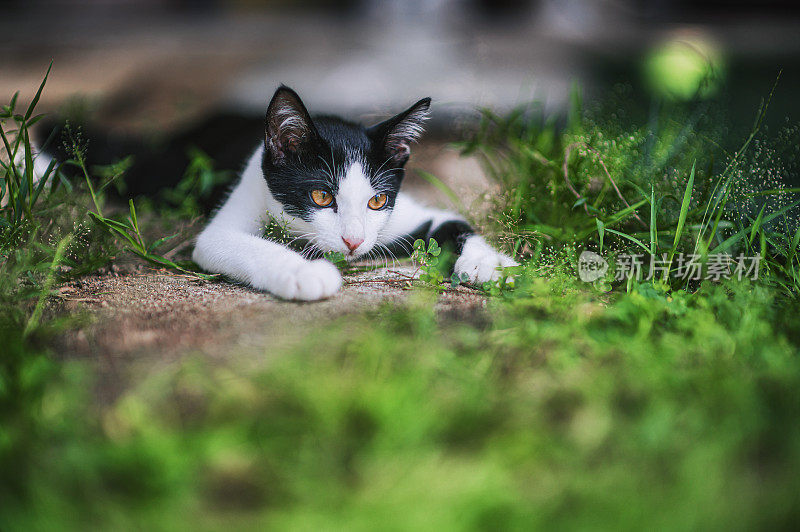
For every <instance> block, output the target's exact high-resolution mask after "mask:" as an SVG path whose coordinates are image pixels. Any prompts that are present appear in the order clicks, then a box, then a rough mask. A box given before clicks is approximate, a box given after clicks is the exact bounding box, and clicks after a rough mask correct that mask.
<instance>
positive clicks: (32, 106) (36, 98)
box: [25, 61, 53, 122]
mask: <svg viewBox="0 0 800 532" xmlns="http://www.w3.org/2000/svg"><path fill="white" fill-rule="evenodd" d="M52 68H53V62H52V61H50V66H48V67H47V72H45V75H44V79H43V80H42V83H41V84H40V85H39V90H37V91H36V95H35V96H34V97H33V100H31V103H30V105H28V110H27V111H25V122H27V121H28V119H29V118H30V117H31V115H33V110H34V109H36V105H37V104H38V103H39V99H40V98H41V97H42V91H43V90H44V86H45V84H46V83H47V77H48V76H49V75H50V70H52Z"/></svg>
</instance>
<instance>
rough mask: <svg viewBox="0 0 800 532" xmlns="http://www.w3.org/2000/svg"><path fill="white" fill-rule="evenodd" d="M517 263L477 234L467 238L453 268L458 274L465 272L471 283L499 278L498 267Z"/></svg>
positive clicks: (516, 264)
mask: <svg viewBox="0 0 800 532" xmlns="http://www.w3.org/2000/svg"><path fill="white" fill-rule="evenodd" d="M518 265H519V264H518V263H517V262H516V261H515V260H514V259H512V258H511V257H509V256H508V255H504V254H503V253H500V252H499V251H495V250H494V248H492V246H490V245H489V244H487V243H486V240H484V239H483V237H480V236H478V235H474V236H471V237H469V238H467V240H466V242H464V248H463V249H462V251H461V256H460V257H458V260H457V261H456V264H455V266H454V267H453V270H454V271H455V273H456V274H457V275H458V276H461V274H464V273H466V274H467V276H468V277H469V280H470V282H471V283H485V282H486V281H496V280H497V279H499V278H500V275H501V272H500V268H508V267H510V266H518Z"/></svg>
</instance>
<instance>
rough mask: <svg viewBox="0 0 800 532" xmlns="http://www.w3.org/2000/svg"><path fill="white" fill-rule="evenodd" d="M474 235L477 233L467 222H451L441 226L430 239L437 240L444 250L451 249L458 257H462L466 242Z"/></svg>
mask: <svg viewBox="0 0 800 532" xmlns="http://www.w3.org/2000/svg"><path fill="white" fill-rule="evenodd" d="M474 234H475V231H473V229H472V227H470V225H469V224H468V223H467V222H462V221H461V220H451V221H448V222H444V223H443V224H441V225H439V226H438V227H437V228H436V230H435V231H433V232H432V233H431V234H430V236H429V237H428V238H434V239H436V242H438V244H439V246H441V247H442V248H450V250H451V251H452V252H453V253H455V254H456V255H461V251H462V250H463V249H464V241H466V240H467V237H469V236H471V235H474Z"/></svg>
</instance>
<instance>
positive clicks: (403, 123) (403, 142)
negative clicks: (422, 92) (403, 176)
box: [367, 98, 431, 165]
mask: <svg viewBox="0 0 800 532" xmlns="http://www.w3.org/2000/svg"><path fill="white" fill-rule="evenodd" d="M430 108H431V99H430V98H423V99H421V100H420V101H418V102H417V103H415V104H414V105H412V106H411V107H409V108H408V109H406V110H405V111H403V112H402V113H400V114H398V115H396V116H393V117H392V118H390V119H388V120H385V121H384V122H381V123H380V124H376V125H374V126H372V127H371V128H369V129H368V130H367V132H368V133H369V135H371V136H372V138H373V139H374V140H375V141H376V142H378V143H379V144H380V145H382V147H383V150H384V152H385V153H386V155H388V156H389V157H390V158H391V160H392V161H394V162H395V163H396V164H399V165H403V164H405V163H406V161H408V157H409V156H410V155H411V144H412V143H414V142H416V141H417V140H419V138H420V137H421V136H422V132H423V131H424V129H423V125H424V123H425V120H427V119H428V118H429V117H430Z"/></svg>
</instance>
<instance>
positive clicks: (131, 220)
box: [64, 127, 219, 281]
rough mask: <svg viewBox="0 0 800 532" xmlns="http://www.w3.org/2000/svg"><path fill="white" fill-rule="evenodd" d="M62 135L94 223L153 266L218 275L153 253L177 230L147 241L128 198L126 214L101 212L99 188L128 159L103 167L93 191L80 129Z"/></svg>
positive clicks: (201, 275)
mask: <svg viewBox="0 0 800 532" xmlns="http://www.w3.org/2000/svg"><path fill="white" fill-rule="evenodd" d="M65 135H66V139H65V142H64V145H65V148H67V149H68V150H69V153H70V154H71V155H72V158H71V159H69V160H67V161H65V163H64V164H67V165H71V166H75V167H77V168H78V169H80V171H81V173H82V175H83V178H84V182H85V184H86V188H87V190H88V191H89V196H90V197H91V200H92V204H93V205H94V209H95V210H94V212H93V211H88V213H87V214H88V216H89V217H90V218H91V219H92V221H93V222H94V223H95V224H96V225H97V226H98V227H101V228H103V229H104V230H106V231H108V232H109V233H110V234H111V235H113V236H115V237H118V238H121V239H122V240H123V241H124V242H125V243H126V246H125V250H126V251H129V252H130V253H133V254H134V255H136V256H138V257H139V258H141V259H144V260H145V261H147V262H149V263H151V264H153V265H155V266H158V267H162V268H168V269H172V270H176V271H178V272H180V273H183V274H187V275H191V276H193V277H197V278H199V279H202V280H206V281H208V280H212V279H216V278H218V277H219V275H209V274H206V273H202V272H199V271H197V270H196V269H193V268H191V265H189V264H187V265H181V264H178V263H177V262H175V261H173V260H171V259H168V258H167V257H165V256H163V255H161V254H159V253H157V250H158V248H160V247H161V246H162V245H164V244H165V243H167V242H168V241H170V240H172V239H173V238H175V237H176V236H177V234H173V235H170V236H165V237H162V238H158V239H156V240H155V241H153V242H149V243H148V242H147V240H146V238H145V236H144V235H143V234H142V231H141V228H140V226H139V218H138V216H137V214H136V207H135V205H134V202H133V200H132V199H130V200H128V216H127V218H125V219H123V220H118V219H115V218H112V217H109V216H105V215H104V214H103V209H102V204H103V196H102V189H104V188H105V187H107V186H108V185H109V184H110V183H111V182H113V181H116V180H117V179H119V178H120V177H121V176H122V174H123V173H124V171H125V169H127V167H128V166H129V164H130V160H129V159H128V160H127V161H125V160H123V161H121V162H120V163H118V164H116V165H112V166H110V167H107V168H108V170H109V172H108V174H109V176H110V177H109V179H107V180H106V182H105V183H104V184H103V186H102V187H101V188H100V189H99V190H97V191H95V189H94V186H93V184H92V178H91V177H90V173H89V169H88V167H87V164H86V151H87V145H86V143H85V142H84V141H83V139H82V138H81V136H80V131H77V132H76V131H73V130H72V129H71V128H69V127H67V128H65Z"/></svg>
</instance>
